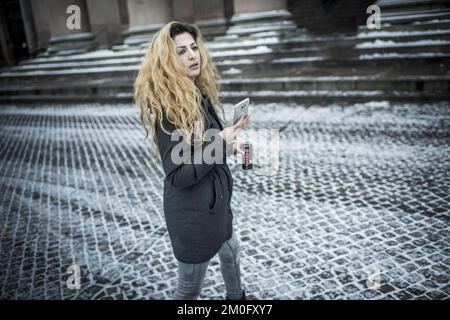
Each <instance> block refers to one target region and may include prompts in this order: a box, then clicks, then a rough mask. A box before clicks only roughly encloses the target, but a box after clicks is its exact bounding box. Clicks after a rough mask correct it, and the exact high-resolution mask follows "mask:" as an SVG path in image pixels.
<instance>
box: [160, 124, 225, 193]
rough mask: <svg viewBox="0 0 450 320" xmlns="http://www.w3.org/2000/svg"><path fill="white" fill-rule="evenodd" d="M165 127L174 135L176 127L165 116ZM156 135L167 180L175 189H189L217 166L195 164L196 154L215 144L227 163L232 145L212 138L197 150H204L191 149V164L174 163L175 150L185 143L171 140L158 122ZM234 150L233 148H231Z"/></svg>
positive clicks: (213, 164) (220, 139)
mask: <svg viewBox="0 0 450 320" xmlns="http://www.w3.org/2000/svg"><path fill="white" fill-rule="evenodd" d="M162 122H163V126H164V128H165V129H166V130H167V131H169V132H170V133H172V132H173V131H174V130H175V129H176V127H175V126H174V125H173V124H172V123H170V122H169V121H167V118H166V117H165V116H164V118H163V121H162ZM155 130H156V135H157V139H158V149H159V154H160V156H161V161H162V166H163V169H164V173H165V176H166V177H165V179H166V180H167V181H168V182H169V183H170V184H171V185H172V186H174V187H175V188H180V189H183V188H188V187H191V186H193V185H195V184H196V183H197V182H199V181H200V180H201V179H202V178H203V177H204V176H205V175H206V174H207V173H208V172H209V171H210V170H211V169H212V168H213V167H214V166H216V165H217V164H216V163H211V164H208V163H206V162H205V161H203V160H202V161H201V163H194V152H195V151H197V152H202V154H203V151H204V149H205V148H206V147H207V146H208V145H211V144H215V145H214V146H211V147H216V148H221V149H216V150H223V162H224V163H225V162H226V155H227V153H229V148H230V144H229V143H226V142H225V140H223V139H222V138H220V137H218V138H217V139H216V137H214V138H212V139H211V140H212V141H205V142H204V143H203V145H201V146H198V147H197V148H196V149H199V148H201V149H202V150H201V151H200V150H194V148H193V147H191V148H190V149H189V150H191V154H190V163H181V164H178V163H174V161H173V159H172V157H171V154H172V150H173V148H174V147H175V146H176V145H177V144H179V143H185V142H181V140H175V141H172V140H171V138H172V137H171V135H169V134H167V133H165V132H164V131H163V130H162V129H161V127H160V125H159V121H158V120H157V121H156V125H155ZM231 148H232V146H231ZM227 150H228V152H227Z"/></svg>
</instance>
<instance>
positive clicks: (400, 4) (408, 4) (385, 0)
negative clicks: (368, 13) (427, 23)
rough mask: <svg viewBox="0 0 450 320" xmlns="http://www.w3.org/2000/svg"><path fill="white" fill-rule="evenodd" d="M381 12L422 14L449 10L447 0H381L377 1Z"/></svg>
mask: <svg viewBox="0 0 450 320" xmlns="http://www.w3.org/2000/svg"><path fill="white" fill-rule="evenodd" d="M376 5H378V6H379V7H380V9H381V11H382V12H384V11H386V12H390V13H397V12H417V11H419V12H422V11H426V10H435V9H445V8H449V2H448V1H447V0H403V1H402V0H381V1H377V3H376Z"/></svg>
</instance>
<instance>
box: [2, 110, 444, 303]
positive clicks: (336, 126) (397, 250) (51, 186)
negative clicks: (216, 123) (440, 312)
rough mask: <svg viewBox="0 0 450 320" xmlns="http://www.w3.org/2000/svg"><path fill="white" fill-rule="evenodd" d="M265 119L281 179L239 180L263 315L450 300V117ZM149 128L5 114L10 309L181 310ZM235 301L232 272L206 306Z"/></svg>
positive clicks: (279, 113)
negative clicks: (318, 302) (58, 302)
mask: <svg viewBox="0 0 450 320" xmlns="http://www.w3.org/2000/svg"><path fill="white" fill-rule="evenodd" d="M226 107H227V108H226V110H227V115H228V116H229V115H230V111H231V108H230V106H226ZM252 108H253V109H252V114H253V117H252V123H251V128H255V129H257V128H272V129H279V130H280V147H281V152H280V162H279V170H278V171H277V172H276V174H275V175H272V176H268V175H257V174H256V173H255V172H254V171H242V170H241V169H240V166H239V165H238V164H236V165H231V166H230V167H231V169H232V171H233V176H234V181H235V185H234V191H233V199H232V208H233V212H234V215H235V225H234V227H235V230H236V232H237V234H238V236H239V238H240V240H241V246H242V257H241V267H242V277H243V283H244V286H245V289H246V291H247V293H248V296H249V298H250V299H417V298H420V299H449V296H450V229H449V211H450V208H449V200H450V199H449V194H450V192H449V186H450V174H449V172H450V161H449V160H450V153H449V145H450V139H449V138H450V129H449V128H450V108H449V106H448V104H446V103H437V104H422V105H416V104H392V103H388V102H378V103H366V104H356V105H350V106H345V107H340V106H337V105H331V106H326V107H320V106H312V107H309V108H306V107H304V106H294V105H283V106H281V105H278V106H275V105H257V106H253V107H252ZM137 116H138V112H137V108H135V107H133V106H131V105H115V106H105V105H69V106H67V105H66V106H63V105H45V106H38V107H29V106H28V107H26V106H21V107H16V106H12V105H10V106H2V108H1V109H0V130H1V144H0V150H1V151H0V155H1V157H0V170H1V178H0V184H1V190H2V192H1V194H0V198H1V200H0V205H1V215H0V232H1V247H0V269H1V273H0V298H1V299H29V298H31V299H44V298H46V299H111V298H112V299H166V298H169V297H170V296H171V294H172V293H173V290H174V286H175V283H176V264H175V260H174V257H173V255H172V250H171V247H170V242H169V238H168V234H167V231H166V227H165V223H164V218H163V211H162V178H163V172H162V168H161V167H160V165H159V164H158V163H157V162H153V161H152V160H151V156H150V151H149V148H148V146H149V140H146V141H144V140H143V131H142V129H141V127H140V125H139V122H138V118H137ZM71 265H78V266H80V271H81V283H80V286H81V287H80V289H78V290H77V289H69V288H68V286H67V283H69V284H74V282H73V281H72V280H73V275H72V274H71V273H68V272H67V271H68V267H69V266H71ZM69 271H70V270H69ZM75 284H76V283H75ZM224 295H225V289H224V285H223V280H222V276H221V274H220V270H219V264H218V257H217V256H216V257H214V258H213V259H212V261H211V264H210V266H209V269H208V272H207V277H206V280H205V283H204V289H203V291H202V294H201V296H200V299H222V298H223V297H224Z"/></svg>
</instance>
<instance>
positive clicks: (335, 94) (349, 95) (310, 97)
mask: <svg viewBox="0 0 450 320" xmlns="http://www.w3.org/2000/svg"><path fill="white" fill-rule="evenodd" d="M222 97H223V98H224V99H233V98H234V99H233V100H234V101H235V100H236V99H243V98H247V97H248V98H250V99H251V101H253V102H255V103H258V102H297V103H330V102H336V101H345V102H364V101H368V100H371V101H384V100H389V101H436V100H441V101H447V100H448V99H449V98H450V93H449V92H448V91H439V92H438V91H431V92H429V91H421V92H413V91H398V90H394V91H384V90H370V91H364V90H352V91H350V90H348V91H341V90H335V91H333V90H295V91H282V92H280V91H256V92H255V91H224V92H222Z"/></svg>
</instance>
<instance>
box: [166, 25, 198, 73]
mask: <svg viewBox="0 0 450 320" xmlns="http://www.w3.org/2000/svg"><path fill="white" fill-rule="evenodd" d="M173 40H174V41H175V45H176V47H177V48H176V50H177V55H178V58H179V59H180V61H181V63H182V65H183V66H184V69H185V70H186V74H187V76H188V77H189V78H191V79H192V80H194V79H195V77H197V76H198V75H199V74H200V67H201V61H200V53H199V52H198V47H197V43H196V42H195V40H194V38H192V36H191V35H190V33H187V32H184V33H180V34H179V35H177V36H175V38H174V39H173Z"/></svg>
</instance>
